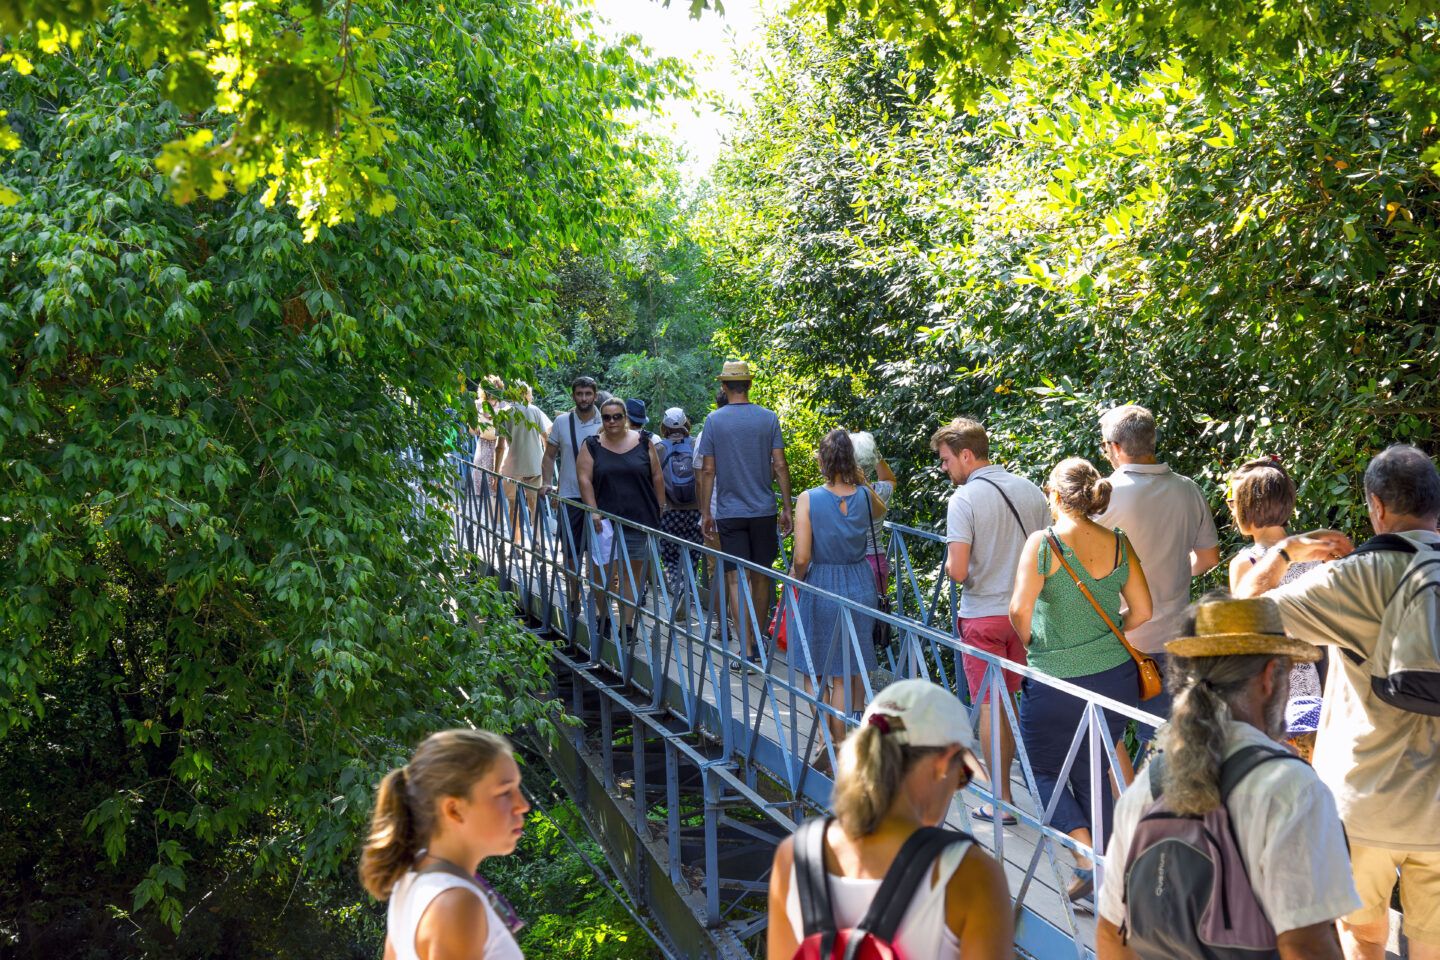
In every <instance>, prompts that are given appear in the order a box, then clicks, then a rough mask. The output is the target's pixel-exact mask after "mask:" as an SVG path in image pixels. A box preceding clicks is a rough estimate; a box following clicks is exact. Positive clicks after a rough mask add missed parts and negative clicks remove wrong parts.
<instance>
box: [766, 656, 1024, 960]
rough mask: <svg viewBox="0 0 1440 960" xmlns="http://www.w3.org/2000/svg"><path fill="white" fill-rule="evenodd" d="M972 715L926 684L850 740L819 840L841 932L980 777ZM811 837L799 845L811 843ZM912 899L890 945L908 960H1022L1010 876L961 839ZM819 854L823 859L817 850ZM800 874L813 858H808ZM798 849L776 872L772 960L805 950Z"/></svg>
mask: <svg viewBox="0 0 1440 960" xmlns="http://www.w3.org/2000/svg"><path fill="white" fill-rule="evenodd" d="M974 746H975V743H974V734H973V733H972V731H971V728H970V718H969V716H968V715H967V714H966V712H965V706H964V704H962V703H961V702H960V701H959V700H957V699H956V698H955V696H954V694H952V693H950V692H949V691H948V690H946V689H944V688H943V687H940V686H937V685H936V684H933V683H931V682H930V681H928V680H901V681H899V682H898V683H892V684H891V685H890V686H888V687H886V688H885V689H884V690H881V691H880V692H879V693H878V694H876V696H875V701H874V702H873V703H872V704H870V706H869V708H868V709H866V711H865V714H864V716H863V717H862V718H861V721H860V727H859V729H857V730H856V731H855V732H853V733H851V734H850V736H848V737H846V738H845V744H844V746H843V747H841V749H840V763H839V773H838V774H837V776H836V778H835V791H834V793H833V794H832V796H831V806H832V807H833V809H834V811H835V816H834V817H833V818H830V819H828V820H827V821H826V822H825V824H824V825H823V827H822V826H821V825H820V824H813V827H816V828H819V829H820V830H821V831H822V833H821V841H820V843H819V849H820V851H821V853H822V859H823V862H824V870H825V873H826V875H827V876H826V880H827V881H828V882H827V883H826V884H825V886H826V887H827V888H828V891H829V901H830V913H831V917H832V919H833V920H834V922H835V925H836V927H837V929H842V930H843V929H847V928H853V927H854V926H855V925H856V924H858V923H859V922H860V920H861V919H862V918H863V917H864V916H865V914H866V911H867V910H869V908H870V905H871V902H872V901H873V900H874V899H875V895H876V893H877V892H878V891H879V889H880V885H881V884H882V883H883V882H884V879H885V875H886V874H887V873H889V872H890V871H891V870H892V868H898V867H899V866H901V865H902V861H901V860H900V859H899V857H898V854H899V853H900V850H901V848H902V847H903V846H905V842H906V841H907V840H909V839H910V838H911V836H912V835H914V834H915V833H916V831H918V830H919V829H920V828H921V827H933V826H937V825H938V824H940V823H941V822H942V821H943V820H944V819H945V814H946V813H947V812H948V811H949V810H950V804H951V801H953V800H954V799H955V794H956V792H957V791H959V790H961V789H963V788H964V787H965V785H966V784H968V783H969V782H970V779H971V777H973V776H974V775H975V772H976V771H977V770H979V768H980V765H979V761H977V760H976V759H975V754H974ZM806 829H808V828H802V834H801V836H802V837H803V836H804V830H806ZM949 837H950V842H948V843H947V844H945V845H943V847H942V849H940V850H939V852H938V853H937V854H932V855H933V856H934V861H933V862H934V868H933V869H932V870H930V871H929V872H928V873H927V874H926V875H925V876H924V877H923V878H922V879H921V880H920V882H919V885H918V886H917V887H916V889H915V891H914V893H913V894H912V895H911V898H910V902H909V906H908V907H906V909H905V912H904V914H903V915H902V917H901V920H900V924H899V926H898V928H897V929H896V933H895V938H894V940H893V941H891V942H892V943H893V944H894V946H895V947H896V948H897V950H896V955H897V956H900V957H915V958H922V957H923V958H925V960H958V958H960V957H962V956H963V957H964V958H965V960H1002V958H1005V960H1008V958H1010V957H1013V956H1015V947H1014V933H1015V931H1014V926H1013V917H1014V908H1013V907H1012V906H1011V903H1010V893H1009V890H1008V888H1007V885H1006V882H1005V873H1004V871H1003V870H1002V869H1001V867H1000V864H998V863H997V862H996V861H995V859H994V858H993V857H991V856H990V855H989V854H988V853H986V852H985V851H984V850H982V849H981V848H980V847H979V845H978V844H976V843H975V842H974V841H973V839H972V838H970V837H969V836H967V835H965V834H960V833H952V834H950V835H949ZM810 849H812V850H813V849H815V848H814V847H811V848H810ZM799 856H800V858H801V861H802V862H801V864H800V866H801V867H802V868H803V867H804V866H805V862H804V856H805V852H804V851H800V853H799ZM796 859H797V851H796V838H795V837H789V838H786V839H785V840H784V841H783V842H782V843H781V844H780V846H779V848H778V849H776V851H775V861H774V866H773V868H772V869H771V871H770V909H769V913H770V927H769V934H768V942H767V946H766V957H767V958H768V960H790V958H791V957H793V956H795V952H796V950H797V949H798V947H799V944H800V943H801V942H802V941H803V940H804V939H805V928H804V919H803V917H804V912H803V911H802V909H801V905H800V889H799V883H798V880H797V876H796V866H797V864H796Z"/></svg>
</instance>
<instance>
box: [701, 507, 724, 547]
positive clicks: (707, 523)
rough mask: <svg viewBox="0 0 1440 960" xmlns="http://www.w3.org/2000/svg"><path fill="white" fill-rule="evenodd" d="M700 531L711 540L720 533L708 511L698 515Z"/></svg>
mask: <svg viewBox="0 0 1440 960" xmlns="http://www.w3.org/2000/svg"><path fill="white" fill-rule="evenodd" d="M700 533H701V535H702V536H704V537H705V538H706V539H707V540H713V539H715V538H716V537H718V536H719V535H720V532H719V530H717V529H716V527H715V518H714V517H712V516H710V514H708V513H702V514H701V515H700Z"/></svg>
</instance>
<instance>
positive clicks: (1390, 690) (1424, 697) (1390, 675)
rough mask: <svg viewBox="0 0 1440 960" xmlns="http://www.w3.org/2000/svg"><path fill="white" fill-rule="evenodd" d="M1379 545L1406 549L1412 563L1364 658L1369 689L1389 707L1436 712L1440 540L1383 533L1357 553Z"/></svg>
mask: <svg viewBox="0 0 1440 960" xmlns="http://www.w3.org/2000/svg"><path fill="white" fill-rule="evenodd" d="M1382 550H1392V551H1396V552H1400V553H1408V554H1410V565H1409V566H1408V567H1406V568H1405V573H1404V575H1403V576H1401V577H1400V582H1399V583H1398V584H1397V585H1396V586H1395V589H1394V590H1393V591H1392V592H1391V594H1390V596H1389V597H1387V598H1386V602H1385V612H1384V613H1383V614H1382V615H1381V617H1380V633H1379V636H1378V637H1377V640H1376V643H1375V652H1374V653H1372V654H1371V655H1370V659H1369V662H1368V665H1369V669H1370V689H1371V691H1372V692H1373V693H1374V694H1375V696H1376V697H1378V698H1380V699H1381V700H1383V701H1384V702H1386V703H1388V704H1390V705H1391V706H1392V707H1399V708H1400V709H1401V710H1408V711H1410V712H1411V713H1423V714H1425V715H1426V716H1430V717H1440V545H1436V544H1431V543H1417V542H1416V541H1414V540H1411V539H1410V538H1408V537H1402V536H1398V535H1396V534H1381V535H1380V536H1378V537H1371V538H1370V539H1369V540H1367V541H1365V542H1364V543H1362V544H1361V545H1360V546H1359V547H1357V548H1356V549H1355V553H1357V554H1360V553H1373V552H1378V551H1382ZM1351 659H1353V660H1357V662H1360V661H1358V658H1356V657H1354V656H1353V655H1351Z"/></svg>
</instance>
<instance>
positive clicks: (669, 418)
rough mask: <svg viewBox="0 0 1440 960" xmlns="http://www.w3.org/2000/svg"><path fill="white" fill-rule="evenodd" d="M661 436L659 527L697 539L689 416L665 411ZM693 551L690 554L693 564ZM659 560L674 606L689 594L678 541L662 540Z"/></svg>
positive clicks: (696, 486) (696, 487) (696, 490)
mask: <svg viewBox="0 0 1440 960" xmlns="http://www.w3.org/2000/svg"><path fill="white" fill-rule="evenodd" d="M660 430H661V433H662V434H663V435H664V437H665V439H664V440H661V441H660V472H661V473H662V474H663V475H664V477H665V512H664V513H663V514H661V516H660V529H661V530H663V531H664V532H665V533H668V534H670V535H671V536H672V537H676V538H678V539H680V540H688V541H690V542H691V543H694V544H699V543H701V542H702V541H701V538H700V485H699V481H698V480H697V479H696V476H695V443H694V441H693V440H691V439H690V418H689V417H687V416H686V415H685V411H684V410H682V409H680V408H679V407H671V408H670V409H669V410H666V411H665V417H664V419H663V420H662V421H661V422H660ZM694 560H695V555H694V554H691V556H690V563H691V565H692V568H693V564H694ZM660 562H661V563H662V564H663V565H664V567H665V585H666V588H667V589H668V590H669V591H670V597H671V601H672V602H673V603H675V604H676V605H677V606H678V605H679V604H682V603H683V602H684V600H685V598H686V597H687V596H688V594H689V590H690V583H691V581H690V579H689V578H687V577H686V576H685V564H684V563H683V562H682V557H681V549H680V544H678V543H676V542H675V541H674V540H664V541H662V542H661V544H660Z"/></svg>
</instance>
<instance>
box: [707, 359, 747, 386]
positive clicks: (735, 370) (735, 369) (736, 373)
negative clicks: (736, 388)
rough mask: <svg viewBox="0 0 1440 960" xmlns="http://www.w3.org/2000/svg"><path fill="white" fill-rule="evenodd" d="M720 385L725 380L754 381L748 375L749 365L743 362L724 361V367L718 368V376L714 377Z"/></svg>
mask: <svg viewBox="0 0 1440 960" xmlns="http://www.w3.org/2000/svg"><path fill="white" fill-rule="evenodd" d="M716 379H717V380H719V381H720V382H721V383H724V382H726V381H727V380H754V379H755V378H754V377H753V376H751V375H750V364H748V363H746V362H745V361H744V360H726V361H725V366H723V367H721V368H720V376H718V377H716Z"/></svg>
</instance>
